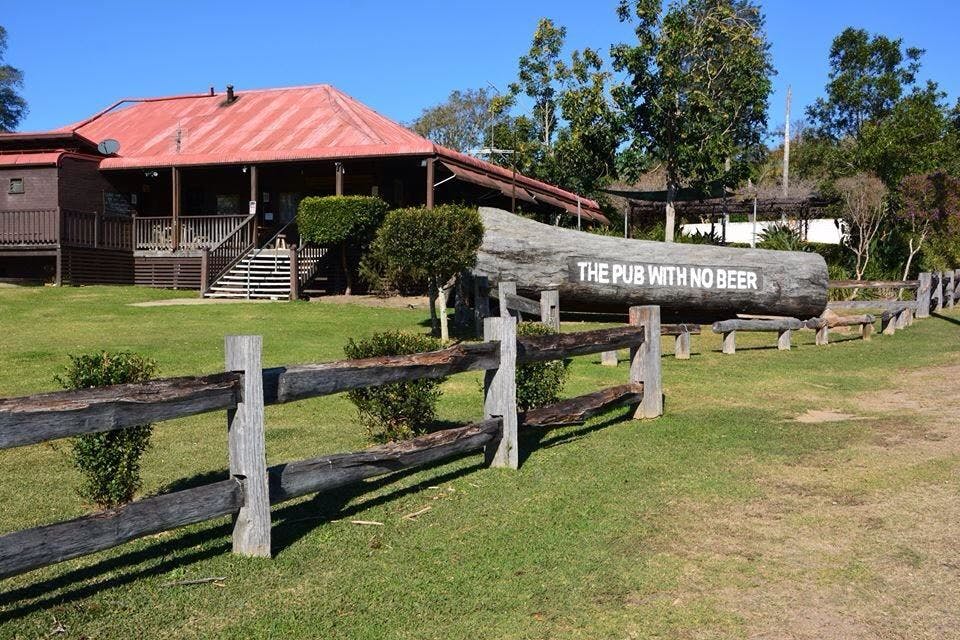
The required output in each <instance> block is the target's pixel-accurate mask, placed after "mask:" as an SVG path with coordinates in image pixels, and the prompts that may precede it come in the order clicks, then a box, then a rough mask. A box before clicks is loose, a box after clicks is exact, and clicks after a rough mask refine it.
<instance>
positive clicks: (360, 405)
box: [343, 331, 444, 442]
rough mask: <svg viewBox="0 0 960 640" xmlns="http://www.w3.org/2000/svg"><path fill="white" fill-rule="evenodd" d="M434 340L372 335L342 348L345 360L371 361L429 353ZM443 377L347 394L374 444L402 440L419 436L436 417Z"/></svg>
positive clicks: (399, 334)
mask: <svg viewBox="0 0 960 640" xmlns="http://www.w3.org/2000/svg"><path fill="white" fill-rule="evenodd" d="M439 348H440V342H439V341H438V340H436V339H435V338H431V337H429V336H423V335H418V334H411V333H402V332H399V331H388V332H384V333H375V334H374V335H372V336H370V337H369V338H366V339H364V340H359V341H354V340H350V341H349V342H348V343H347V345H346V346H345V347H344V348H343V351H344V353H345V354H346V356H347V357H348V358H374V357H377V356H398V355H406V354H411V353H421V352H424V351H433V350H436V349H439ZM443 380H444V379H443V378H437V379H432V380H415V381H413V382H397V383H395V384H385V385H381V386H379V387H369V388H366V389H357V390H355V391H351V392H350V393H349V394H348V396H349V398H350V401H351V402H353V404H354V405H355V406H356V407H357V412H358V413H359V414H360V420H361V422H363V424H364V426H365V427H366V429H367V433H368V435H369V436H370V438H371V439H372V440H373V441H375V442H390V441H393V440H406V439H409V438H412V437H414V436H416V435H419V434H421V433H423V432H424V431H425V430H426V427H428V426H429V425H430V423H432V422H433V421H434V419H435V418H436V414H437V411H436V408H437V400H439V399H440V384H441V383H442V382H443Z"/></svg>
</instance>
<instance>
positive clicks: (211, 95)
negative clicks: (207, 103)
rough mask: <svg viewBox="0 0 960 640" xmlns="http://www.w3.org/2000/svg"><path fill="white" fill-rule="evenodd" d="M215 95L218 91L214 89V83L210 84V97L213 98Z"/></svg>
mask: <svg viewBox="0 0 960 640" xmlns="http://www.w3.org/2000/svg"><path fill="white" fill-rule="evenodd" d="M215 95H217V94H216V92H215V91H214V90H213V85H210V97H211V98H212V97H213V96H215Z"/></svg>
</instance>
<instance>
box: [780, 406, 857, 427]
mask: <svg viewBox="0 0 960 640" xmlns="http://www.w3.org/2000/svg"><path fill="white" fill-rule="evenodd" d="M794 420H795V421H796V422H803V423H806V424H819V423H821V422H843V421H845V420H863V418H862V417H860V416H855V415H853V414H852V413H841V412H840V411H829V410H828V411H824V410H822V409H808V410H807V411H804V412H803V413H801V414H800V415H798V416H797V417H796V418H794Z"/></svg>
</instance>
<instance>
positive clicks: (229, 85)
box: [227, 84, 237, 104]
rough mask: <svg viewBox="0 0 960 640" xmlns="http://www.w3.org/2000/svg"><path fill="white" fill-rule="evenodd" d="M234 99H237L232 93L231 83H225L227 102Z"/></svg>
mask: <svg viewBox="0 0 960 640" xmlns="http://www.w3.org/2000/svg"><path fill="white" fill-rule="evenodd" d="M236 99H237V96H236V95H235V94H234V93H233V85H232V84H228V85H227V104H230V103H232V102H234V101H236Z"/></svg>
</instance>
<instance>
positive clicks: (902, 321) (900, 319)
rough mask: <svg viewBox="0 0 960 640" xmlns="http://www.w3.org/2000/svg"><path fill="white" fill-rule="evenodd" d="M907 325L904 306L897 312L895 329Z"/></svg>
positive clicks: (903, 327)
mask: <svg viewBox="0 0 960 640" xmlns="http://www.w3.org/2000/svg"><path fill="white" fill-rule="evenodd" d="M906 327H907V309H906V307H904V308H903V309H900V311H898V312H897V330H901V329H905V328H906Z"/></svg>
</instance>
